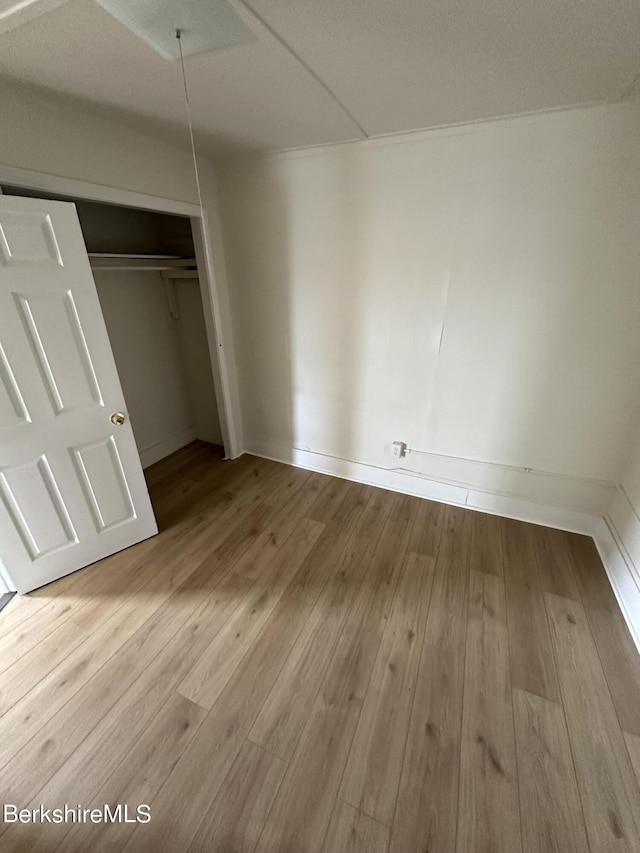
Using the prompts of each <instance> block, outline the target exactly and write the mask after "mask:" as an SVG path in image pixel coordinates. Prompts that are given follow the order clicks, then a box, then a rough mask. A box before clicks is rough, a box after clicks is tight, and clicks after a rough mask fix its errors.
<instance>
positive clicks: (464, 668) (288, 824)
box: [0, 443, 640, 853]
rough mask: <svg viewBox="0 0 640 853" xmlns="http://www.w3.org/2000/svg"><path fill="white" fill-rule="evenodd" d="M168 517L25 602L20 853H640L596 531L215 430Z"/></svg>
mask: <svg viewBox="0 0 640 853" xmlns="http://www.w3.org/2000/svg"><path fill="white" fill-rule="evenodd" d="M146 473H147V479H148V482H149V488H150V491H151V494H152V498H153V503H154V507H155V509H156V513H157V516H158V520H159V523H160V528H161V531H162V532H161V533H160V534H159V535H158V536H157V537H155V538H154V539H151V540H148V541H146V542H143V543H141V544H139V545H137V546H135V547H133V548H130V549H128V550H127V551H124V552H122V553H121V554H118V555H115V556H113V557H111V558H109V559H108V560H104V561H102V562H101V563H99V564H96V565H94V566H92V567H90V568H88V569H85V570H83V571H80V572H78V573H76V574H74V575H72V576H70V577H67V578H64V579H63V580H60V581H58V582H56V583H54V584H51V585H50V586H48V587H46V588H44V589H42V590H39V591H37V592H35V593H33V594H31V595H28V596H24V597H18V598H15V599H14V600H13V601H11V603H10V604H9V605H8V606H7V607H6V608H5V610H3V611H2V613H0V789H1V792H2V800H3V801H4V802H5V803H13V804H16V805H18V806H19V807H25V808H36V807H38V806H40V805H41V804H42V805H43V806H44V807H45V808H55V807H61V806H63V805H64V804H69V805H71V806H77V805H78V804H81V805H82V806H83V807H84V808H92V807H102V806H103V805H104V804H109V805H110V806H112V807H113V806H115V805H116V804H118V803H122V804H125V803H126V804H128V805H129V806H130V808H131V810H132V813H134V812H135V808H136V807H137V806H138V804H149V805H150V807H151V822H150V823H147V824H135V823H118V824H106V825H105V824H91V823H87V824H67V825H53V824H44V825H40V824H11V825H6V824H5V825H1V824H0V850H2V851H5V850H6V851H28V850H38V851H47V853H48V851H54V850H59V851H62V853H68V851H78V853H84V851H91V853H94V851H103V850H104V851H107V850H108V851H120V850H127V851H132V853H147V851H148V853H160V851H170V853H182V851H185V853H186V851H190V852H191V853H192V852H193V851H208V853H250V851H257V853H267V851H268V853H427V851H428V853H501V851H504V853H547V851H549V853H589V851H590V853H605V852H606V853H609V851H612V852H613V851H616V853H618V851H625V853H638V851H640V788H639V779H638V775H637V774H640V657H639V656H638V655H637V652H636V650H635V648H634V646H633V643H632V641H631V638H630V636H629V634H628V632H627V630H626V627H625V625H624V622H623V620H622V617H621V615H620V612H619V610H618V608H617V605H616V602H615V598H614V596H613V593H612V592H611V589H610V587H609V585H608V582H607V579H606V576H605V573H604V569H603V567H602V565H601V563H600V560H599V558H598V555H597V552H596V550H595V547H594V545H593V543H592V542H591V540H589V539H588V538H586V537H582V536H577V535H574V534H568V533H561V532H558V531H554V530H549V529H546V528H543V527H537V526H534V525H530V524H524V523H521V522H516V521H510V520H506V519H500V518H496V517H491V516H487V515H482V514H480V513H475V512H472V511H470V510H464V509H459V508H455V507H447V506H444V505H441V504H435V503H431V502H429V501H424V500H421V499H419V498H411V497H406V496H403V495H399V494H394V493H391V492H386V491H384V490H380V489H374V488H372V487H368V486H362V485H358V484H354V483H349V482H346V481H343V480H337V479H333V478H331V477H327V476H322V475H319V474H315V473H310V472H307V471H301V470H298V469H294V468H289V467H287V466H285V465H280V464H277V463H275V462H270V461H266V460H262V459H256V458H254V457H243V458H241V459H239V460H236V461H235V462H222V461H221V458H220V454H219V451H218V450H216V449H215V448H212V447H211V446H207V445H203V444H199V443H194V444H193V445H190V446H189V447H188V448H185V449H183V450H182V451H179V452H178V453H177V454H174V455H173V456H171V457H169V458H168V459H166V460H163V461H162V462H160V463H158V464H157V465H155V466H153V467H152V468H151V469H149V470H148V471H147V472H146Z"/></svg>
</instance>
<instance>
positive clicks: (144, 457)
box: [1, 184, 225, 469]
mask: <svg viewBox="0 0 640 853" xmlns="http://www.w3.org/2000/svg"><path fill="white" fill-rule="evenodd" d="M1 189H2V192H3V193H4V194H5V195H16V196H31V197H36V198H43V199H51V200H54V201H71V202H73V203H74V204H75V205H76V210H77V212H78V218H79V220H80V227H81V230H82V234H83V237H84V242H85V246H86V249H87V254H88V256H89V261H90V264H91V268H92V272H93V278H94V281H95V285H96V289H97V293H98V298H99V301H100V305H101V308H102V313H103V316H104V321H105V324H106V327H107V332H108V336H109V341H110V344H111V349H112V351H113V356H114V359H115V363H116V367H117V370H118V375H119V378H120V383H121V385H122V390H123V393H124V398H125V400H126V404H127V409H128V413H129V417H130V421H131V426H132V428H133V433H134V437H135V441H136V446H137V449H138V453H139V455H140V461H141V463H142V467H143V468H145V469H147V468H149V467H150V466H152V465H153V464H154V463H156V462H159V461H160V460H161V459H164V458H165V457H167V456H170V455H171V454H172V453H175V452H176V451H178V450H180V449H181V448H184V447H186V446H187V445H191V444H194V450H196V451H197V453H198V455H199V456H202V454H205V455H206V456H207V457H208V456H211V458H212V459H221V458H223V457H224V456H225V448H224V439H223V430H222V428H221V420H222V417H221V412H220V410H219V407H218V402H217V398H216V389H215V383H214V376H213V366H212V365H213V364H214V363H217V362H216V361H215V359H216V358H217V354H216V353H215V352H211V349H210V342H209V338H208V334H207V324H206V321H205V311H204V307H203V298H202V293H201V288H200V280H199V276H198V267H197V262H196V256H195V254H196V253H195V247H194V237H193V233H192V226H191V220H190V218H189V217H188V216H179V215H176V214H169V213H159V212H156V211H149V210H143V209H140V208H134V207H125V206H122V205H117V204H108V203H103V202H94V201H87V200H84V199H79V198H74V197H70V196H68V195H59V194H54V193H49V192H42V191H40V190H34V189H29V188H25V187H19V186H13V185H12V186H9V185H5V184H3V185H2V187H1ZM214 346H215V344H214Z"/></svg>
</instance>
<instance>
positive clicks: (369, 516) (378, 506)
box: [353, 488, 417, 541]
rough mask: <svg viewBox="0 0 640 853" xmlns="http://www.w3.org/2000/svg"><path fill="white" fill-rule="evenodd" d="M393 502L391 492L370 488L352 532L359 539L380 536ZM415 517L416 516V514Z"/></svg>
mask: <svg viewBox="0 0 640 853" xmlns="http://www.w3.org/2000/svg"><path fill="white" fill-rule="evenodd" d="M392 504H393V492H389V491H387V490H386V489H374V488H372V489H371V490H370V496H369V500H368V502H367V504H366V506H365V508H364V510H363V512H362V515H361V516H360V517H359V518H358V519H357V521H356V522H355V524H354V526H353V534H354V536H357V537H358V538H359V539H362V538H363V537H364V538H365V539H375V540H376V541H377V540H378V539H379V538H380V532H381V530H382V528H383V527H384V525H385V523H386V520H387V518H388V517H389V513H390V512H391V507H392ZM416 518H417V516H416Z"/></svg>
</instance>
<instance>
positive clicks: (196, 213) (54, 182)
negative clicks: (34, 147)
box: [0, 164, 242, 589]
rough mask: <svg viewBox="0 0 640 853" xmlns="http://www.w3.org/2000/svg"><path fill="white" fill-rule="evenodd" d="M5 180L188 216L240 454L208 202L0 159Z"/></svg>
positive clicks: (214, 361) (216, 369) (227, 446)
mask: <svg viewBox="0 0 640 853" xmlns="http://www.w3.org/2000/svg"><path fill="white" fill-rule="evenodd" d="M1 184H9V185H12V186H17V187H24V188H25V189H29V190H35V191H40V192H45V193H47V192H48V193H55V194H58V195H66V196H71V197H72V198H77V199H81V200H83V201H97V202H102V203H104V204H114V205H120V206H123V207H133V208H139V209H142V210H149V211H154V212H156V213H170V214H174V215H177V216H188V217H189V219H190V221H191V230H192V234H193V242H194V248H195V256H196V263H197V266H198V278H199V281H200V294H201V297H202V309H203V312H204V320H205V326H206V330H207V341H208V344H209V355H210V361H211V370H212V373H213V384H214V387H215V392H216V401H217V403H218V416H219V419H220V429H221V431H222V440H223V442H224V450H225V454H226V456H227V458H229V459H235V458H236V457H237V456H240V454H241V453H242V449H241V442H240V434H239V423H240V421H239V412H236V411H235V405H234V400H237V399H238V389H237V387H236V382H235V376H236V371H235V369H234V367H235V365H234V364H233V358H234V357H233V352H232V348H231V346H229V345H228V344H227V343H226V342H228V341H231V339H232V335H231V328H230V320H226V319H225V318H223V314H222V311H221V307H220V294H219V290H218V283H217V277H216V270H215V268H214V267H215V264H216V259H215V255H214V249H213V245H212V241H211V233H210V230H209V218H208V216H207V210H206V208H202V209H201V208H200V207H199V205H197V204H190V203H188V202H182V201H176V200H175V199H167V198H161V197H159V196H152V195H146V194H144V193H138V192H133V191H132V190H125V189H120V188H118V187H108V186H104V185H103V184H92V183H90V182H88V181H80V180H76V179H75V178H65V177H60V176H57V175H49V174H46V173H44V172H34V171H30V170H28V169H19V168H16V167H13V166H4V165H1V164H0V185H1ZM205 247H206V248H205ZM209 258H211V263H209ZM0 577H1V574H0ZM0 589H1V580H0Z"/></svg>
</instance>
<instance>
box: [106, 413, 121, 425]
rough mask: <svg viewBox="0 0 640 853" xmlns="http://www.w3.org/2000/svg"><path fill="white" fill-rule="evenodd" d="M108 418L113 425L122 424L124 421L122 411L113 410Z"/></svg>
mask: <svg viewBox="0 0 640 853" xmlns="http://www.w3.org/2000/svg"><path fill="white" fill-rule="evenodd" d="M109 420H110V421H111V423H112V424H113V425H114V426H122V424H123V423H124V420H125V418H124V415H123V413H122V412H114V413H113V414H112V415H111V417H110V418H109Z"/></svg>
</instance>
